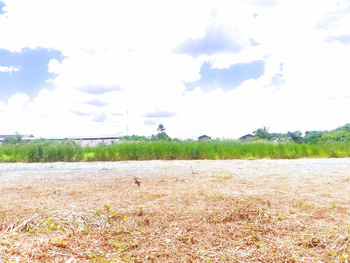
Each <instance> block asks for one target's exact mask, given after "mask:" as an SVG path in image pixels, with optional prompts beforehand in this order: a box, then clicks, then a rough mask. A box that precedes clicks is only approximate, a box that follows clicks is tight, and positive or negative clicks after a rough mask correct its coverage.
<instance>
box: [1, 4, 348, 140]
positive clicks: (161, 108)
mask: <svg viewBox="0 0 350 263" xmlns="http://www.w3.org/2000/svg"><path fill="white" fill-rule="evenodd" d="M349 24H350V0H322V1H319V0H295V1H287V0H216V1H211V0H193V1H185V0H177V1H168V0H148V1H143V0H130V1H116V0H99V1H97V0H84V1H83V0H75V1H69V0H2V1H1V0H0V34H1V41H0V123H1V125H0V134H14V133H15V132H18V133H20V134H33V135H35V136H36V137H69V136H112V135H115V136H122V135H132V134H136V135H144V136H151V135H152V134H156V133H157V127H158V125H159V124H163V125H164V126H165V128H166V132H167V133H168V134H169V136H171V137H176V138H181V139H185V138H192V139H195V138H197V137H198V136H201V135H203V134H206V135H209V136H211V137H213V138H239V137H240V136H243V135H245V134H247V133H252V132H253V131H254V130H256V129H258V128H261V127H268V128H269V130H270V131H271V132H287V131H296V130H300V131H302V132H306V131H310V130H330V129H334V128H337V127H339V126H342V125H344V124H346V123H349V122H350V118H349V117H348V113H349V112H350V74H349V68H350V28H349Z"/></svg>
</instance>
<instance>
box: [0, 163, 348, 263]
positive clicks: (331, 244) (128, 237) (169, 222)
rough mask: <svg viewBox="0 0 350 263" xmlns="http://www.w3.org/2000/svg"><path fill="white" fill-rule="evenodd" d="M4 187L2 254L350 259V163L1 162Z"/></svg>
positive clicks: (4, 257)
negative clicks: (135, 179) (136, 181)
mask: <svg viewBox="0 0 350 263" xmlns="http://www.w3.org/2000/svg"><path fill="white" fill-rule="evenodd" d="M134 177H136V178H137V179H138V180H139V181H140V182H141V186H140V187H138V186H137V185H136V184H135V182H134ZM0 193H1V195H0V261H1V262H348V261H349V259H350V216H349V215H350V159H303V160H254V161H243V160H232V161H231V160H228V161H145V162H115V163H71V164H70V163H55V164H0Z"/></svg>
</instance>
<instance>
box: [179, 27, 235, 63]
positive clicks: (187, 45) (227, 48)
mask: <svg viewBox="0 0 350 263" xmlns="http://www.w3.org/2000/svg"><path fill="white" fill-rule="evenodd" d="M241 49H242V47H241V45H239V44H238V43H237V42H236V41H234V40H233V39H231V38H230V37H229V36H228V34H227V32H225V30H224V29H223V28H215V27H211V28H209V29H208V30H207V32H206V34H205V36H204V37H203V38H200V39H193V38H190V39H187V40H186V41H185V42H183V43H182V44H181V45H180V46H179V47H177V48H176V50H175V51H176V52H177V53H180V54H188V55H190V56H194V57H196V56H200V55H213V54H216V53H222V52H233V53H237V52H239V51H240V50H241Z"/></svg>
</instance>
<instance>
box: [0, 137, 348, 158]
mask: <svg viewBox="0 0 350 263" xmlns="http://www.w3.org/2000/svg"><path fill="white" fill-rule="evenodd" d="M338 157H350V143H340V142H339V143H325V144H296V143H291V142H289V143H273V142H248V143H247V142H239V141H233V140H226V141H219V140H212V141H204V142H197V141H141V142H120V143H115V144H112V145H102V144H101V145H99V146H96V147H81V146H80V145H78V144H76V143H74V142H72V141H64V142H60V143H59V142H50V141H34V142H29V143H21V144H15V145H1V146H0V162H76V161H123V160H193V159H195V160H196V159H213V160H216V159H260V158H270V159H295V158H338Z"/></svg>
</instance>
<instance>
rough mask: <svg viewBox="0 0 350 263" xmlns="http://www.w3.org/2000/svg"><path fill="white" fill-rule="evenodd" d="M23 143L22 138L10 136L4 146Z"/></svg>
mask: <svg viewBox="0 0 350 263" xmlns="http://www.w3.org/2000/svg"><path fill="white" fill-rule="evenodd" d="M21 142H22V136H21V135H16V136H8V137H5V138H4V139H3V141H2V143H3V144H18V143H21Z"/></svg>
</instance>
